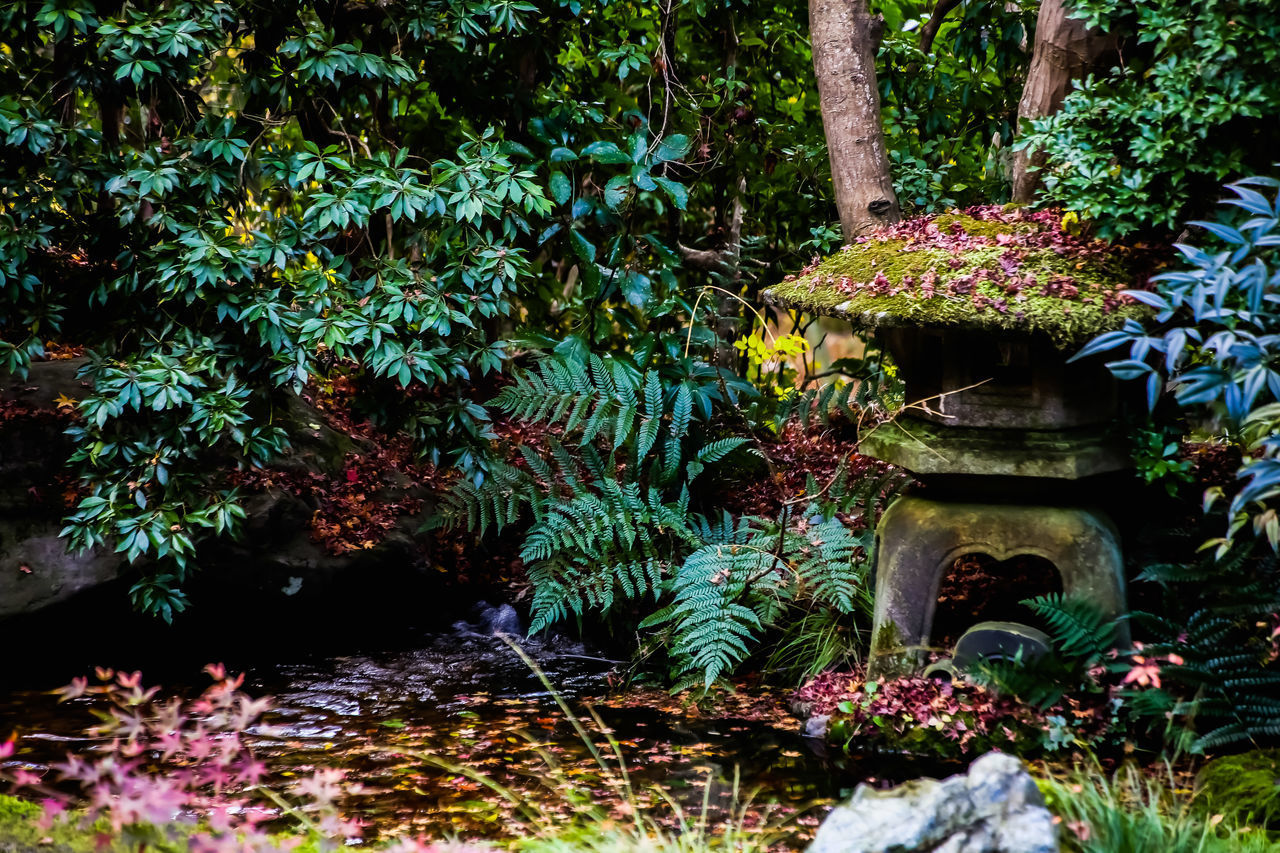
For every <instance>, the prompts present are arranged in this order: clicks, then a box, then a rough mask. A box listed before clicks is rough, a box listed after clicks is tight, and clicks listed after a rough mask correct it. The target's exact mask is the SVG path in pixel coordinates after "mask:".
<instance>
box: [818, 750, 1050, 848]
mask: <svg viewBox="0 0 1280 853" xmlns="http://www.w3.org/2000/svg"><path fill="white" fill-rule="evenodd" d="M1057 849H1058V840H1057V828H1056V826H1055V825H1054V822H1053V815H1051V814H1050V813H1049V810H1048V809H1046V808H1045V807H1044V800H1043V798H1041V796H1040V791H1039V789H1038V788H1037V787H1036V783H1035V780H1034V779H1032V778H1031V776H1030V774H1028V773H1027V771H1026V770H1024V769H1023V767H1022V762H1021V761H1019V760H1018V759H1017V758H1014V757H1013V756H1011V755H1004V754H1001V753H996V752H993V753H988V754H987V755H984V756H983V757H981V758H979V759H978V760H977V761H975V762H974V763H973V765H972V766H971V767H970V768H969V772H968V773H967V774H960V775H957V776H952V777H950V778H948V779H944V780H942V781H937V780H934V779H918V780H916V781H913V782H907V783H906V784H904V785H899V786H898V787H896V788H892V789H890V790H887V791H879V790H876V789H874V788H871V787H868V786H867V785H859V786H858V788H857V790H856V791H854V793H853V797H852V798H850V800H849V801H848V802H847V803H843V804H841V805H838V806H836V807H835V808H834V809H833V810H832V811H831V814H830V815H828V816H827V819H826V820H825V821H823V823H822V826H820V827H819V828H818V833H817V835H816V836H815V837H814V839H813V843H812V844H811V845H810V846H809V850H808V853H917V851H918V853H1053V851H1056V850H1057Z"/></svg>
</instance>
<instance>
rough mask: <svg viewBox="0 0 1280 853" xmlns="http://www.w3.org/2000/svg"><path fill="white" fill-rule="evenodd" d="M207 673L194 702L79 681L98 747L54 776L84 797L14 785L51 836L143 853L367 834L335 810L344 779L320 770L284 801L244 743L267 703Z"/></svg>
mask: <svg viewBox="0 0 1280 853" xmlns="http://www.w3.org/2000/svg"><path fill="white" fill-rule="evenodd" d="M207 671H208V672H209V674H210V675H211V676H212V677H213V679H214V683H213V684H212V685H211V686H210V687H209V688H208V689H207V690H205V691H204V693H202V694H201V695H199V696H197V697H196V698H194V699H190V700H183V699H180V698H176V697H175V698H172V699H161V698H160V697H159V691H158V690H157V688H154V687H151V688H148V687H144V686H143V685H142V677H141V674H140V673H136V672H135V673H124V672H120V673H117V672H113V671H111V670H103V669H99V670H98V673H97V678H98V682H99V683H97V684H94V685H90V684H89V681H88V679H84V678H81V679H77V680H76V681H74V682H73V683H72V684H71V685H70V686H68V687H66V688H63V690H62V691H61V696H62V698H63V699H64V700H68V699H74V698H77V697H81V696H92V697H94V698H95V700H96V701H95V703H94V706H93V708H92V710H93V713H94V715H95V716H96V717H97V718H98V723H97V724H96V725H95V726H93V727H92V728H90V729H89V731H88V735H89V740H90V742H91V743H94V744H96V748H95V749H93V750H92V751H89V752H86V753H84V754H75V753H70V754H68V755H67V757H66V760H65V761H63V762H61V763H59V764H56V765H54V767H53V769H54V770H55V771H56V773H57V774H58V778H59V780H60V781H61V782H62V783H66V784H69V785H71V786H73V787H74V788H75V789H78V794H79V796H78V797H71V796H68V795H67V794H65V793H62V790H63V788H64V787H65V785H60V786H59V787H58V788H51V787H48V786H46V785H45V784H44V783H43V782H42V780H41V779H40V778H39V777H38V776H37V775H36V774H34V773H31V772H30V771H27V770H22V769H18V770H16V771H14V772H12V773H7V774H6V775H8V776H9V780H10V781H11V782H12V783H13V784H14V785H15V787H17V788H18V789H19V790H23V789H26V790H31V791H34V792H36V793H39V794H42V795H43V796H44V797H45V800H44V817H43V818H42V825H44V826H45V827H46V828H47V827H49V826H53V825H62V826H64V827H66V828H67V829H68V831H69V834H68V833H67V832H64V833H63V834H64V835H67V837H69V838H73V839H74V837H75V836H76V831H75V830H76V829H78V830H80V831H90V832H96V833H98V834H99V835H100V836H101V837H102V840H103V841H105V842H110V841H113V840H114V841H115V842H119V843H122V844H124V845H127V846H130V847H136V848H137V849H138V850H140V851H141V850H144V849H147V848H153V847H154V848H160V849H170V848H177V847H180V848H182V849H190V850H193V851H206V852H207V853H233V851H236V853H240V852H241V851H273V850H278V849H288V848H290V847H294V846H297V845H298V844H300V843H301V842H302V841H303V840H305V838H306V837H310V838H311V839H312V840H313V841H316V842H318V843H320V844H321V846H326V845H328V843H329V842H333V843H335V844H339V843H342V842H343V841H345V840H346V839H349V838H354V837H356V836H358V835H359V827H358V826H357V825H356V824H354V823H352V822H351V821H348V820H346V819H344V818H343V817H342V816H341V815H340V814H339V813H338V811H337V809H336V807H335V805H334V800H335V798H336V797H337V795H338V794H339V793H340V792H341V790H342V773H341V772H340V771H337V770H331V769H320V770H317V771H316V772H315V773H314V774H313V775H311V776H309V777H305V778H302V779H300V780H299V781H297V782H296V783H295V784H294V785H293V786H292V790H291V792H290V796H287V797H286V796H285V795H284V794H281V793H279V792H277V791H275V790H274V789H272V788H271V787H269V786H268V785H267V784H265V779H266V775H267V768H266V767H265V765H263V764H262V762H260V761H259V760H258V759H257V758H255V757H254V754H253V751H252V750H251V749H250V748H249V746H248V744H247V743H246V741H245V733H246V732H247V731H248V730H249V729H250V728H251V727H253V726H255V725H257V724H258V722H259V720H260V718H261V716H262V714H263V712H265V711H266V710H267V709H268V707H269V701H268V700H265V699H251V698H250V697H249V696H247V695H245V694H244V693H241V692H240V691H239V687H240V685H241V683H242V682H243V676H238V677H235V678H228V677H227V675H226V672H225V670H224V669H223V668H222V667H220V666H210V667H208V668H207ZM13 749H14V744H13V742H9V743H7V744H3V745H0V757H3V756H4V754H6V753H11V752H12V751H13ZM69 806H74V807H75V809H74V810H68V807H69ZM281 817H287V818H290V819H292V821H294V823H295V825H296V827H297V828H298V830H299V831H300V832H301V833H302V834H301V835H297V836H293V837H281V836H278V835H276V834H275V833H274V832H272V831H271V828H270V827H269V826H268V824H269V823H270V822H272V821H276V820H278V819H279V818H281ZM277 828H278V827H277Z"/></svg>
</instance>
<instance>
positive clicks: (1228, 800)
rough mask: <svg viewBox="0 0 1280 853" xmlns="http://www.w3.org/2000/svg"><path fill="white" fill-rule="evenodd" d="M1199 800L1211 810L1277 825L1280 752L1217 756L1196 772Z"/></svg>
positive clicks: (1256, 822)
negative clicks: (1279, 753)
mask: <svg viewBox="0 0 1280 853" xmlns="http://www.w3.org/2000/svg"><path fill="white" fill-rule="evenodd" d="M1196 802H1197V804H1198V805H1201V806H1203V807H1204V808H1205V809H1206V810H1207V811H1209V812H1210V813H1218V814H1226V815H1231V816H1235V817H1238V818H1239V819H1240V820H1242V821H1246V822H1248V823H1251V824H1255V825H1261V826H1268V827H1270V828H1275V823H1276V820H1277V818H1280V755H1277V752H1276V750H1274V749H1255V750H1251V751H1249V752H1244V753H1241V754H1240V755H1227V756H1223V757H1222V758H1215V759H1213V760H1212V761H1210V762H1209V763H1208V764H1206V765H1205V766H1204V767H1202V768H1201V769H1200V772H1199V773H1197V774H1196Z"/></svg>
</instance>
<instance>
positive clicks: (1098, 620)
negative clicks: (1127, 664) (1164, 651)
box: [972, 593, 1116, 710]
mask: <svg viewBox="0 0 1280 853" xmlns="http://www.w3.org/2000/svg"><path fill="white" fill-rule="evenodd" d="M1022 603H1023V604H1024V605H1026V606H1027V607H1029V608H1031V610H1032V611H1033V612H1034V613H1035V614H1036V615H1037V616H1039V617H1040V618H1041V619H1042V620H1043V621H1044V624H1045V627H1046V628H1048V633H1049V638H1050V640H1051V641H1052V643H1053V649H1052V650H1051V651H1050V652H1049V653H1047V654H1044V655H1041V656H1039V657H1036V658H1032V659H1025V660H1024V659H1022V658H1021V657H1019V658H1016V659H1014V660H991V661H983V662H982V663H980V664H979V665H978V667H977V671H976V672H974V673H972V675H973V676H974V678H975V680H976V681H978V682H979V683H982V684H985V685H987V686H989V687H991V688H993V689H994V690H996V691H997V692H1000V693H1004V694H1007V695H1010V696H1016V697H1017V698H1018V700H1019V701H1021V702H1023V703H1025V704H1027V705H1032V706H1034V707H1037V708H1040V709H1041V710H1044V709H1047V708H1049V707H1050V706H1052V705H1054V704H1056V703H1058V702H1059V701H1061V699H1062V698H1063V696H1065V695H1066V694H1067V693H1068V692H1069V691H1073V690H1079V689H1088V690H1092V691H1097V690H1098V689H1099V688H1098V687H1097V685H1096V684H1095V683H1094V682H1093V681H1092V680H1090V679H1087V678H1086V671H1087V670H1088V669H1089V668H1090V667H1092V666H1093V665H1095V664H1096V663H1098V662H1099V661H1100V660H1102V659H1103V658H1104V657H1105V656H1106V655H1107V654H1108V653H1109V652H1111V651H1112V649H1114V647H1115V640H1116V622H1115V620H1112V619H1108V618H1107V617H1106V616H1105V615H1104V614H1103V612H1102V610H1101V609H1100V608H1099V607H1098V606H1097V605H1096V604H1094V603H1093V602H1092V601H1090V600H1088V599H1085V598H1074V597H1064V596H1063V595H1062V594H1060V593H1051V594H1049V595H1042V596H1039V597H1037V598H1030V599H1027V600H1025V601H1023V602H1022Z"/></svg>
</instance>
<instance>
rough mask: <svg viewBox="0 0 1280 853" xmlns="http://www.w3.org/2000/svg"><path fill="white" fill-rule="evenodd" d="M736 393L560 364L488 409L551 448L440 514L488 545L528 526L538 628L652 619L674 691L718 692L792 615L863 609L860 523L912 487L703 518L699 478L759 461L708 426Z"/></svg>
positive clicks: (626, 367) (867, 541)
mask: <svg viewBox="0 0 1280 853" xmlns="http://www.w3.org/2000/svg"><path fill="white" fill-rule="evenodd" d="M700 375H701V376H703V378H704V379H706V380H707V381H705V382H699V381H697V379H696V377H698V376H700ZM727 390H728V386H727V384H726V382H725V379H724V377H723V376H720V375H718V374H712V375H711V376H710V377H706V376H705V371H690V372H689V374H688V375H686V376H685V377H683V378H682V379H681V380H679V381H672V380H671V379H670V378H669V377H666V376H664V374H663V373H662V372H661V371H659V370H657V369H650V370H644V371H642V370H639V369H637V368H635V367H634V366H633V365H632V364H631V362H630V361H629V360H627V359H625V358H624V357H620V356H615V357H606V356H600V355H591V356H589V357H587V358H586V359H579V358H575V357H572V356H568V355H559V354H557V355H553V356H548V357H545V358H543V359H541V360H540V361H539V363H538V364H537V366H536V368H535V369H533V370H528V371H524V372H521V373H518V374H517V376H516V377H515V381H514V383H513V384H512V385H510V386H509V387H507V388H506V389H504V390H503V391H502V393H501V394H499V396H498V397H497V399H496V400H495V401H494V405H495V406H496V407H497V408H499V409H500V410H502V411H503V412H504V413H505V414H506V415H507V416H509V417H510V418H512V419H514V420H517V421H520V422H522V423H526V424H539V425H541V426H543V427H545V428H546V429H545V439H544V445H543V446H542V447H540V448H538V449H535V448H533V447H530V446H528V445H525V446H522V447H520V448H519V452H520V459H519V460H517V461H516V462H515V463H511V464H507V463H495V464H493V465H492V466H491V468H490V474H489V476H488V477H487V478H485V479H484V480H482V481H480V482H473V481H466V482H460V483H458V484H457V485H456V486H455V487H454V489H453V491H452V492H451V493H450V494H449V495H448V496H447V497H446V500H445V515H446V520H447V521H448V522H449V523H452V524H459V525H465V526H466V527H468V528H469V529H471V530H473V531H476V532H477V533H480V534H481V535H484V534H486V533H490V532H498V531H503V530H505V529H506V528H509V527H511V526H513V525H519V526H520V528H521V529H522V531H523V540H522V543H521V547H520V558H521V560H522V561H523V562H524V565H525V567H526V570H527V572H528V577H529V580H530V582H531V583H532V586H533V612H532V619H531V627H530V629H531V631H532V632H536V631H540V630H542V629H545V628H547V627H550V626H552V625H554V624H556V623H559V622H563V621H565V620H567V619H570V618H576V619H581V618H583V617H586V616H588V615H589V614H595V615H599V616H603V617H610V616H618V615H627V616H630V615H634V614H636V611H637V609H639V610H640V611H643V610H645V609H652V612H651V613H649V615H648V616H647V617H645V618H643V619H641V620H640V621H639V627H640V628H641V629H643V630H650V629H652V630H655V631H656V637H657V639H658V641H659V642H660V643H661V644H663V645H665V646H668V647H669V649H670V658H671V660H672V662H673V675H674V676H675V677H676V678H677V680H678V681H679V682H680V685H681V686H687V685H692V684H701V685H703V686H710V685H711V684H712V683H713V682H714V681H715V680H716V679H718V678H720V677H722V676H725V675H728V674H729V673H730V672H732V671H733V669H734V668H735V667H736V666H737V665H739V664H740V663H742V662H743V661H744V660H746V659H747V657H749V656H750V655H751V654H752V653H753V651H754V649H755V648H756V647H757V646H758V644H759V642H760V640H761V638H762V636H764V635H765V634H766V633H768V632H771V631H777V630H779V629H780V628H781V627H782V626H783V625H785V624H786V623H787V622H788V621H798V618H799V617H797V619H796V620H791V619H790V616H791V615H795V614H796V611H799V612H800V615H801V616H802V615H803V614H805V613H811V612H828V611H829V612H830V613H831V614H834V616H835V618H837V619H840V618H844V617H854V616H856V617H858V618H863V617H865V616H866V615H868V614H869V611H870V592H869V586H868V582H867V575H868V571H869V566H870V559H871V547H872V539H873V537H872V535H871V533H870V531H869V529H868V527H869V526H873V524H872V523H868V522H861V521H859V520H858V518H857V517H858V516H862V517H864V518H866V519H874V517H875V512H876V504H877V502H878V501H879V500H881V499H883V497H884V495H885V494H886V493H891V492H892V490H893V489H894V488H897V487H900V486H901V485H902V481H903V478H902V477H901V476H900V475H890V476H889V477H887V478H884V479H882V480H879V481H876V482H873V483H870V484H869V485H868V486H867V487H866V488H865V489H864V490H862V491H859V490H857V489H848V488H846V486H847V483H846V479H847V478H845V477H841V476H837V477H836V478H835V479H834V480H833V481H832V483H831V484H829V485H828V488H827V489H825V490H824V489H821V488H819V487H817V486H816V484H814V485H813V488H812V489H810V490H809V491H810V493H819V492H824V491H825V492H826V495H827V500H826V501H825V502H823V503H817V502H815V503H812V504H811V505H809V506H807V507H805V508H804V509H803V511H799V512H798V511H797V508H796V507H793V506H787V507H784V509H783V511H782V513H781V514H780V516H778V517H776V518H764V517H759V516H742V517H736V518H735V517H733V516H730V515H728V514H726V513H720V514H718V515H716V514H710V513H707V512H704V511H699V510H698V509H697V508H696V507H695V501H694V493H695V489H694V483H695V481H696V480H697V479H698V478H699V477H700V476H701V475H702V474H703V472H704V471H706V470H707V469H708V468H710V467H713V466H717V465H723V464H726V463H727V462H731V461H732V460H733V459H734V458H735V457H736V456H741V455H742V454H752V453H754V454H757V455H759V450H757V449H756V448H755V447H753V446H751V445H752V440H751V439H750V438H749V437H747V436H743V435H732V434H726V431H725V430H724V429H723V427H721V426H719V425H718V424H717V422H716V420H715V418H714V415H715V406H716V404H717V402H724V401H725V400H727V399H728V398H729V396H730V395H729V394H727V393H726V392H727ZM833 394H834V392H830V393H826V396H825V397H824V399H823V400H822V401H821V402H822V405H823V407H827V406H829V405H831V404H832V395H833ZM806 411H807V409H806ZM832 486H838V488H832ZM851 513H852V514H853V517H851V515H850V514H851ZM646 602H647V603H646ZM624 605H625V606H624Z"/></svg>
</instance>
